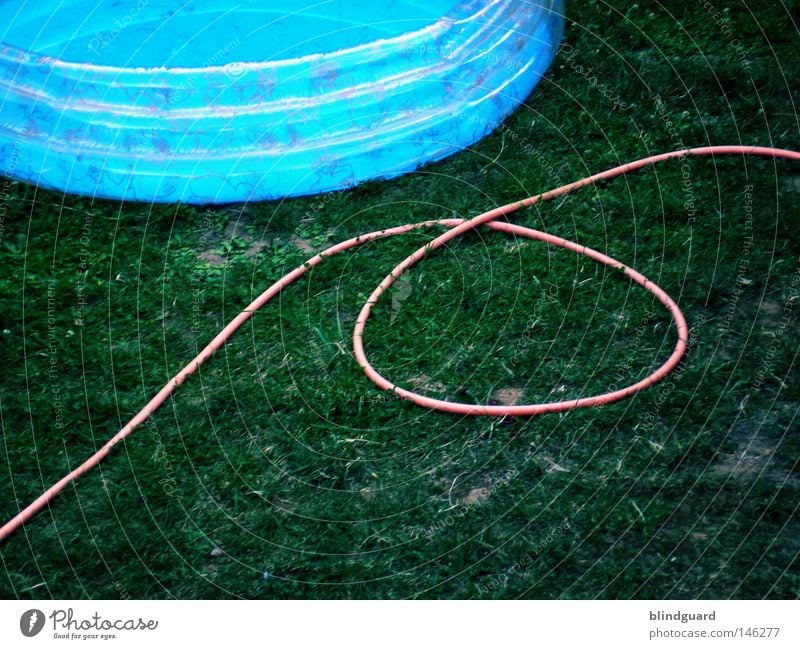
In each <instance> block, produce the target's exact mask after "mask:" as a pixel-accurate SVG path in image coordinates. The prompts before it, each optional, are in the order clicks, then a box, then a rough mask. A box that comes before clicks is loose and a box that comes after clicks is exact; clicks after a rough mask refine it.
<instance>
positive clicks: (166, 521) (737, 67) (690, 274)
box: [0, 0, 800, 599]
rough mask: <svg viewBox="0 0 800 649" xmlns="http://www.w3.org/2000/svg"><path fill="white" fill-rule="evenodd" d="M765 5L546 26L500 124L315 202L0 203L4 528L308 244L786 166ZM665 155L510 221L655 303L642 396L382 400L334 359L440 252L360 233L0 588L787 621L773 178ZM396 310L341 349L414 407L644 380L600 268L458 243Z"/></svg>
mask: <svg viewBox="0 0 800 649" xmlns="http://www.w3.org/2000/svg"><path fill="white" fill-rule="evenodd" d="M716 4H717V5H718V8H719V9H720V10H722V8H723V6H725V5H729V3H723V2H721V0H720V1H719V2H717V3H716ZM784 4H785V6H786V9H785V10H784V8H781V5H776V4H775V3H773V2H766V1H762V0H759V1H754V2H748V3H747V4H746V5H745V4H744V3H734V4H733V5H729V6H730V9H726V10H725V12H724V13H723V14H721V15H720V18H719V19H715V18H714V16H713V14H709V13H707V12H706V10H705V9H704V7H703V5H702V3H696V2H673V3H668V4H667V3H665V4H664V6H662V5H661V4H660V3H639V4H631V3H623V2H616V1H614V2H612V3H611V4H608V3H605V2H585V3H569V6H568V13H569V16H568V18H569V22H568V25H567V30H566V34H565V42H566V43H568V44H569V46H570V48H571V49H570V48H565V49H564V51H562V53H560V54H559V56H558V58H557V59H556V61H555V62H554V64H553V66H552V68H551V70H550V72H549V73H548V75H547V77H546V78H545V80H544V81H543V82H542V83H541V84H540V86H539V87H538V88H537V89H536V91H535V92H534V94H533V95H532V96H531V97H530V98H529V100H528V101H527V103H526V104H525V105H524V106H521V107H520V109H519V110H518V111H517V112H515V113H514V114H513V115H512V116H511V117H509V118H508V120H506V122H505V123H504V125H503V126H502V127H501V128H498V129H497V130H496V131H495V132H494V133H493V134H492V135H491V136H489V137H487V138H486V139H485V140H483V141H481V142H479V143H478V144H476V145H475V146H474V147H472V148H471V149H470V150H468V151H464V152H463V153H460V154H458V155H456V156H453V157H451V158H449V159H448V160H446V161H444V162H441V163H437V164H432V165H428V166H426V167H424V168H422V169H420V170H419V171H418V172H416V173H414V174H412V175H408V176H404V177H402V178H399V179H396V180H392V181H390V182H371V183H366V184H364V185H361V186H358V187H356V188H354V189H350V190H348V191H344V192H340V193H336V194H330V195H327V196H325V197H324V199H323V198H322V197H309V198H303V199H293V200H285V201H280V202H271V203H259V204H248V205H239V206H224V207H209V208H195V207H189V206H184V205H152V206H150V205H143V204H119V203H115V202H111V201H102V200H96V201H93V202H92V201H90V200H89V199H86V198H80V197H73V196H62V195H60V194H58V193H56V192H50V191H44V190H39V189H36V188H35V187H33V186H30V185H25V184H22V183H13V184H12V185H11V188H10V194H11V196H10V198H8V199H6V200H5V207H6V214H5V219H4V222H3V229H2V239H1V240H0V255H2V268H3V273H2V276H0V319H2V323H0V324H1V326H0V359H1V360H2V365H3V372H2V378H1V379H0V426H2V444H1V445H0V493H2V494H3V497H2V501H1V502H0V518H2V519H3V520H6V519H7V518H9V517H11V516H12V515H13V514H15V513H16V512H17V511H18V508H19V507H21V506H24V505H26V504H28V503H29V502H30V501H31V500H32V499H33V498H34V497H35V496H37V495H38V494H39V493H40V492H41V491H42V490H43V488H44V487H46V486H49V485H50V484H51V483H52V482H54V481H55V480H56V479H57V478H59V477H61V476H62V475H63V474H64V473H65V472H67V471H68V469H69V468H70V467H73V466H75V465H76V464H78V463H79V462H80V461H82V460H83V459H84V458H86V457H87V456H88V455H90V454H91V453H92V452H93V451H94V450H95V449H96V448H97V447H98V446H100V445H101V444H102V443H104V442H105V440H107V439H108V438H109V437H110V436H111V435H113V434H114V433H115V432H116V431H117V430H118V429H119V428H120V427H121V426H122V425H123V424H124V423H125V422H126V421H127V420H128V419H129V418H130V417H131V416H132V415H133V414H135V413H136V412H137V411H138V410H139V408H141V407H142V406H143V405H144V403H146V401H147V400H148V399H149V398H150V397H151V396H152V395H153V394H154V393H155V392H156V391H157V390H158V389H159V388H160V387H161V386H162V385H163V383H164V382H165V381H166V380H167V379H168V377H170V376H171V375H172V374H174V373H175V372H176V371H177V370H178V369H180V368H181V367H182V366H183V364H184V363H185V362H186V361H188V360H189V359H190V358H191V357H192V356H194V354H196V353H197V351H199V349H200V348H201V347H202V346H204V345H205V344H206V342H208V340H209V339H210V338H211V337H212V336H213V335H214V334H215V333H216V332H217V331H218V330H219V329H220V328H221V327H222V326H223V325H224V324H225V323H226V322H227V321H228V320H230V319H231V318H232V317H233V316H234V315H235V314H236V313H238V311H239V310H240V309H241V308H243V307H244V306H245V305H246V304H247V303H248V302H249V301H250V300H251V299H253V298H254V297H255V296H256V295H258V294H259V293H260V292H261V291H262V290H263V289H264V288H266V287H267V286H268V285H269V284H270V283H271V282H272V281H274V280H275V279H277V278H278V277H280V276H281V275H282V274H283V273H284V272H286V271H288V270H289V269H290V268H292V267H293V266H294V265H296V264H298V263H300V262H302V261H303V260H304V259H305V258H307V257H309V256H310V253H309V252H308V250H319V249H321V248H322V247H324V246H325V245H330V244H332V243H335V242H337V241H340V240H343V239H345V238H349V237H351V236H354V235H356V234H358V233H360V232H365V231H369V230H371V229H377V228H382V227H387V226H390V225H398V224H401V223H407V222H413V221H418V220H426V219H430V218H443V217H452V216H454V215H456V216H461V217H469V216H474V215H476V214H479V213H481V212H483V211H485V210H487V209H490V208H492V207H494V206H497V205H501V204H504V203H507V202H510V201H513V200H516V199H519V198H522V197H525V196H528V195H531V194H535V193H538V192H540V191H544V190H546V189H550V188H552V187H554V186H556V185H558V184H561V183H566V182H569V181H571V180H574V179H576V178H579V177H582V176H584V175H587V174H588V173H593V172H596V171H601V170H603V169H606V168H609V167H612V166H615V165H617V164H619V163H621V162H626V161H629V160H632V159H635V158H639V157H642V156H644V155H648V154H652V153H658V152H662V151H666V150H672V149H677V148H682V147H684V146H702V145H706V144H738V143H744V144H760V145H768V146H776V147H783V148H795V149H797V148H799V147H800V137H798V135H800V126H799V125H800V122H798V116H797V112H796V111H797V102H798V94H797V88H798V82H800V60H799V59H798V57H797V52H798V50H800V36H798V33H797V30H796V27H795V26H794V25H793V24H792V23H791V22H790V20H789V17H788V13H784V11H786V12H794V14H795V15H796V14H797V11H798V9H800V3H798V2H788V3H784ZM751 12H752V13H751ZM734 39H736V42H735V43H732V41H733V40H734ZM737 43H738V47H737V45H736V44H737ZM579 66H581V67H579ZM589 67H591V68H593V70H592V72H591V73H588V72H587V69H588V68H589ZM589 74H591V76H596V77H597V80H598V82H597V83H598V84H599V83H605V84H607V87H606V88H605V89H601V88H600V87H599V86H598V85H595V84H594V83H592V82H591V78H590V76H589ZM659 98H660V100H659ZM622 102H624V103H625V106H624V107H623V103H622ZM526 145H527V146H526ZM687 164H688V167H686V166H684V167H682V163H681V162H680V161H672V162H667V163H664V164H662V165H660V166H658V167H655V168H651V169H648V170H644V171H642V172H639V173H636V174H634V175H630V176H626V177H624V178H621V179H618V180H616V181H611V182H607V183H604V184H601V185H599V186H595V187H590V188H586V189H584V190H582V191H581V192H578V193H576V194H573V195H570V196H568V197H565V198H563V199H561V200H557V201H553V202H550V203H544V204H541V205H539V206H536V207H534V208H530V209H527V210H525V211H523V212H520V213H518V214H517V215H516V216H515V218H514V221H515V222H517V223H521V224H525V225H529V226H532V227H536V228H539V229H544V230H547V231H548V232H551V233H554V234H558V235H560V236H564V237H566V238H569V239H573V240H577V241H579V242H581V243H584V244H586V245H589V246H591V247H594V248H596V249H598V250H601V251H603V252H606V253H607V254H609V255H611V256H613V257H615V258H617V259H619V260H620V261H623V262H624V263H626V264H629V265H631V266H632V267H634V268H636V269H637V270H639V271H640V272H642V273H644V274H645V275H647V276H648V277H650V278H651V279H652V280H654V281H655V282H657V283H658V284H659V285H661V286H662V287H663V288H664V289H665V290H666V291H667V292H668V293H669V294H670V295H671V296H672V297H673V298H675V299H676V300H677V302H678V303H679V304H680V305H681V308H682V309H683V311H684V313H685V315H686V317H687V320H688V322H689V325H690V327H691V328H692V337H691V342H690V349H689V353H688V354H687V357H686V360H685V363H684V364H683V365H682V366H681V368H680V370H679V371H677V372H676V373H674V374H672V375H671V376H670V377H669V378H668V379H666V380H665V381H664V382H662V383H660V384H659V385H658V386H656V387H654V388H652V389H649V390H646V391H644V392H641V393H639V394H638V395H636V396H635V397H633V398H630V399H627V400H624V401H621V402H618V403H615V404H612V405H609V406H607V407H605V408H603V409H590V410H579V411H573V412H570V413H568V414H564V415H546V416H541V417H537V418H529V419H523V418H518V419H507V420H497V419H488V418H462V417H458V416H453V415H446V414H442V413H438V412H433V411H428V410H424V409H421V408H419V407H416V406H414V405H411V404H409V403H407V402H402V401H398V400H396V399H393V398H392V396H391V395H389V394H386V393H382V392H380V391H379V390H377V389H376V388H375V387H374V386H373V384H372V383H370V382H369V381H367V380H366V379H365V378H364V376H363V374H362V372H361V370H360V369H359V368H358V366H357V364H356V363H355V361H354V359H353V358H352V356H351V353H350V347H351V343H350V337H351V333H352V328H353V324H354V320H355V316H356V314H357V313H358V310H359V309H360V307H361V304H362V303H363V301H364V300H365V299H366V297H367V296H368V295H369V293H370V292H371V291H372V289H373V288H374V286H375V285H376V284H377V283H378V282H379V281H380V280H381V279H382V278H383V277H384V276H385V275H386V273H387V272H388V271H389V270H391V268H392V267H393V266H394V265H395V264H396V263H397V262H398V261H399V260H400V259H402V258H403V257H404V256H406V255H407V254H409V253H410V252H411V251H413V250H414V249H416V248H417V247H419V246H420V245H423V244H424V242H426V241H428V240H430V238H431V237H433V236H434V235H435V234H436V231H435V230H430V231H418V232H415V233H413V234H408V235H404V236H402V237H395V238H393V239H390V240H384V241H379V242H373V243H370V244H367V245H365V246H363V247H362V248H360V249H358V250H356V251H353V252H351V253H346V254H343V255H340V256H338V257H336V258H333V259H331V260H328V261H326V262H325V263H324V264H323V265H321V266H319V267H317V268H315V269H314V270H313V271H312V272H311V273H310V274H309V275H308V276H306V278H304V279H302V280H300V282H298V283H297V284H296V285H294V286H293V287H291V288H289V289H287V290H286V291H285V292H284V293H283V294H282V295H281V296H280V297H279V298H278V299H276V300H275V302H274V303H273V304H271V305H268V306H267V307H266V308H265V309H263V310H262V311H261V312H259V313H258V314H256V315H255V316H254V317H253V318H252V319H251V321H250V322H249V323H248V324H246V325H245V326H244V327H243V328H242V330H240V331H239V332H238V333H237V334H236V336H235V337H234V338H233V339H232V340H231V341H230V342H229V343H228V344H227V345H226V346H225V348H224V349H223V350H222V351H221V352H220V353H218V354H217V355H216V356H215V358H213V359H212V360H211V361H210V362H209V363H208V364H207V365H205V366H203V368H202V370H201V371H200V373H199V374H198V375H195V376H194V377H192V378H191V379H190V380H189V381H187V383H186V384H185V385H184V386H183V387H181V388H180V390H179V391H178V392H177V394H176V395H175V396H174V398H172V399H171V400H170V401H168V402H167V403H166V404H165V405H164V407H163V408H162V409H161V410H160V411H159V412H158V413H157V414H156V416H155V417H154V418H153V419H152V421H151V422H150V423H148V424H145V425H143V426H142V427H141V428H140V429H138V430H137V431H136V432H135V433H134V434H133V435H132V436H130V437H129V438H128V439H127V440H126V441H125V442H124V443H123V444H121V445H119V446H118V447H117V448H116V449H115V450H114V451H113V452H112V453H111V455H110V456H109V457H108V458H107V459H106V460H105V461H104V462H103V463H102V465H101V467H100V468H99V469H97V470H94V471H93V472H91V473H90V474H89V475H87V476H85V477H83V478H81V479H80V480H79V481H78V482H76V483H75V484H74V485H73V486H70V487H68V488H67V489H66V491H65V492H64V493H63V494H62V495H61V496H60V497H58V498H57V499H56V500H55V501H54V502H53V503H52V506H51V508H50V509H49V510H46V511H44V512H43V513H41V514H40V515H39V516H38V517H36V518H35V519H34V520H33V521H32V522H30V523H29V524H28V525H26V526H25V527H24V528H23V529H22V530H20V531H18V532H17V533H16V534H15V535H14V536H13V537H12V538H11V539H10V540H9V541H8V542H6V543H5V544H4V545H2V546H0V561H2V564H1V565H2V570H0V596H4V597H22V598H90V597H91V598H119V597H125V598H128V597H130V598H166V597H177V598H230V597H247V598H342V597H349V598H378V597H380V598H415V597H416V598H517V597H524V598H570V599H573V598H594V597H603V598H631V597H632V598H698V597H702V598H728V597H736V598H762V597H768V598H796V597H799V596H800V576H799V575H800V560H798V554H799V553H800V524H798V523H799V521H798V511H797V508H798V502H800V470H799V469H798V458H800V436H798V424H797V417H798V403H800V372H798V371H797V362H798V358H797V354H798V321H800V299H799V298H798V296H800V241H798V237H797V232H798V228H800V210H798V203H799V202H800V201H798V191H800V169H799V168H798V165H797V164H796V163H795V164H792V163H788V162H785V161H778V162H773V161H772V160H766V159H755V158H750V159H746V160H745V159H741V158H737V157H725V158H718V159H716V160H712V159H691V160H689V161H688V163H687ZM393 291H394V292H393V293H390V294H389V295H388V296H387V299H385V300H384V301H382V302H381V303H380V304H379V305H378V306H377V307H376V309H375V314H374V316H373V319H372V320H370V323H369V325H368V326H367V343H366V347H367V351H368V354H369V355H370V359H371V360H372V361H373V363H374V364H375V366H376V368H377V369H378V370H379V371H381V372H382V373H383V374H384V375H385V376H387V377H389V378H391V379H392V380H395V381H397V382H398V383H399V384H401V385H406V386H409V387H414V386H416V388H417V389H418V390H419V391H421V392H423V393H425V394H429V395H431V396H439V397H446V398H449V399H452V400H459V401H466V402H470V403H488V402H502V401H509V400H513V399H519V400H520V402H528V403H535V402H540V401H546V400H555V399H559V400H560V399H566V398H570V397H578V396H582V395H588V394H593V393H596V392H601V391H606V390H607V389H609V388H610V387H613V385H614V384H618V385H619V386H622V385H624V384H626V383H629V382H634V381H636V380H638V379H639V378H642V377H643V376H645V375H646V374H648V373H649V372H651V371H652V370H653V369H654V368H655V367H656V366H658V365H660V364H661V363H662V362H663V361H664V360H665V359H666V357H667V356H668V355H669V353H670V351H671V350H672V347H673V345H674V333H673V330H672V328H671V326H670V319H669V317H668V315H667V314H666V312H665V311H664V310H663V309H662V308H661V306H660V304H658V303H657V302H655V301H654V299H653V298H652V296H651V295H650V294H649V293H647V292H645V291H644V290H643V289H641V288H640V287H639V286H637V285H635V284H632V283H631V282H629V281H627V280H625V279H624V278H623V277H621V276H620V275H619V273H616V272H614V271H611V270H609V269H607V268H606V267H603V266H598V265H596V264H595V263H593V262H592V261H590V260H588V259H586V258H584V257H580V256H576V255H574V254H572V253H570V252H568V251H565V250H561V249H553V248H548V247H547V246H545V245H544V244H540V243H535V242H532V241H528V240H514V239H513V238H511V237H508V236H504V235H501V234H497V233H492V232H489V231H488V230H481V231H479V232H474V233H471V234H469V235H467V236H464V237H463V238H461V239H460V240H457V241H456V242H454V243H452V244H451V245H449V246H448V247H447V249H444V250H442V251H440V252H439V253H438V254H436V255H434V256H431V257H430V258H428V259H426V260H425V261H424V262H422V263H421V264H420V265H419V266H418V267H416V268H415V269H413V271H412V272H410V273H409V274H408V276H407V279H404V280H403V281H402V282H401V283H399V284H398V285H397V286H396V287H395V288H394V289H393Z"/></svg>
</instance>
